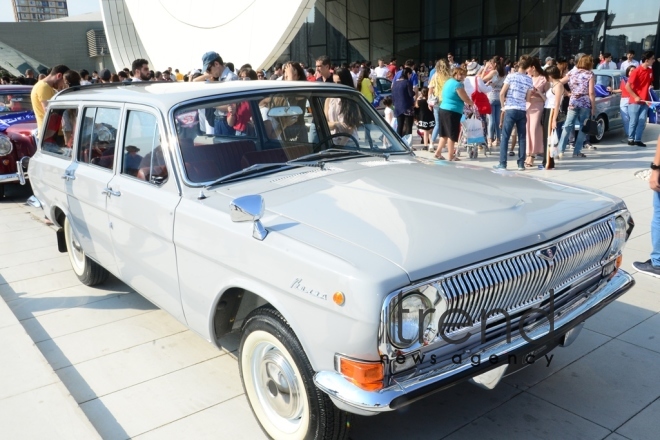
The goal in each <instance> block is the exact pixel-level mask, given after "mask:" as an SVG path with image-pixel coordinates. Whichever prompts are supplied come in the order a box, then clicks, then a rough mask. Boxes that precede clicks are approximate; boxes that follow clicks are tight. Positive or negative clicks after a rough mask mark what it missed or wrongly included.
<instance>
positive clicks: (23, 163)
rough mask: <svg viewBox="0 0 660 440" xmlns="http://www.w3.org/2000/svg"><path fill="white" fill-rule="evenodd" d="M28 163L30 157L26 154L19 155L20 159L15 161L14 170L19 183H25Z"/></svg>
mask: <svg viewBox="0 0 660 440" xmlns="http://www.w3.org/2000/svg"><path fill="white" fill-rule="evenodd" d="M29 164H30V158H29V157H28V156H23V157H21V160H17V161H16V172H17V173H18V181H19V182H20V183H21V185H25V172H26V171H27V169H28V165H29Z"/></svg>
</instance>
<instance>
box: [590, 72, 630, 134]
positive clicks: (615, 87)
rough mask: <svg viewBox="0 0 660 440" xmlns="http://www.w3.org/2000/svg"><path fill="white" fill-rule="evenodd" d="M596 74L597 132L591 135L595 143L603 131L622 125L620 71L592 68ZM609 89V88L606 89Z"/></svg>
mask: <svg viewBox="0 0 660 440" xmlns="http://www.w3.org/2000/svg"><path fill="white" fill-rule="evenodd" d="M594 74H595V75H596V83H595V84H596V121H597V122H598V134H597V135H596V136H591V142H593V143H597V142H600V141H601V140H602V139H603V136H605V133H606V132H608V131H612V130H616V129H618V128H622V127H623V121H622V119H621V109H620V107H619V105H620V104H621V92H620V89H621V72H620V71H619V70H594ZM608 89H609V90H608Z"/></svg>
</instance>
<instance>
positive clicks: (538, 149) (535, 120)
mask: <svg viewBox="0 0 660 440" xmlns="http://www.w3.org/2000/svg"><path fill="white" fill-rule="evenodd" d="M527 74H528V75H529V76H531V77H532V82H533V83H534V93H532V95H531V98H530V100H529V101H528V102H527V159H525V167H527V168H532V167H533V166H534V157H535V156H536V155H537V154H543V126H542V125H541V123H542V121H543V106H544V104H545V95H544V90H545V84H546V83H547V82H548V78H547V75H546V73H545V71H544V70H543V69H542V68H541V62H540V61H539V59H538V58H533V59H532V65H531V66H530V68H529V69H527Z"/></svg>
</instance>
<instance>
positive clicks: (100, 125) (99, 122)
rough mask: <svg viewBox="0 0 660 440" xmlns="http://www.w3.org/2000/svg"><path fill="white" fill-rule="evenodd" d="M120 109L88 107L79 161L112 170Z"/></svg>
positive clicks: (80, 144)
mask: <svg viewBox="0 0 660 440" xmlns="http://www.w3.org/2000/svg"><path fill="white" fill-rule="evenodd" d="M120 113H121V112H120V110H119V109H116V108H103V107H101V108H96V107H88V108H86V109H85V112H84V114H83V121H82V128H81V131H80V140H79V142H78V162H82V163H88V164H91V165H96V166H99V167H102V168H107V169H109V170H112V169H113V168H114V158H115V142H116V139H117V127H118V126H119V116H120Z"/></svg>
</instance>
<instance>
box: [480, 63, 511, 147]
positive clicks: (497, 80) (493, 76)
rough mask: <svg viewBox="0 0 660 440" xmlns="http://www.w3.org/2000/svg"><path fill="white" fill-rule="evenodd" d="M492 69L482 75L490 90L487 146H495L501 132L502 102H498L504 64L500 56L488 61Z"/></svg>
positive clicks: (498, 141)
mask: <svg viewBox="0 0 660 440" xmlns="http://www.w3.org/2000/svg"><path fill="white" fill-rule="evenodd" d="M489 63H490V65H491V67H492V70H491V71H490V72H488V73H486V74H485V75H484V76H483V80H484V82H485V83H486V85H489V86H490V87H491V88H492V90H491V91H490V92H489V93H488V100H489V101H490V107H491V109H492V111H491V113H490V115H488V147H497V146H498V145H499V144H500V138H501V136H502V132H501V130H500V113H501V111H502V103H501V102H500V91H501V90H502V86H503V85H504V78H505V77H506V73H505V72H504V66H503V65H502V61H501V60H500V57H497V56H496V57H493V59H491V60H490V61H489Z"/></svg>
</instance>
